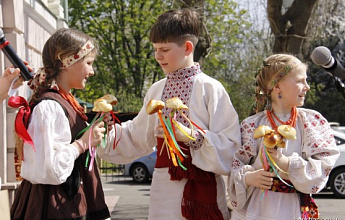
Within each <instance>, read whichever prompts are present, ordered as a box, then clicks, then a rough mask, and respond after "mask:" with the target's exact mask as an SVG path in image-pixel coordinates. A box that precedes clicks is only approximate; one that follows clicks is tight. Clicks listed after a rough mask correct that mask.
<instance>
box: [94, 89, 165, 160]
mask: <svg viewBox="0 0 345 220" xmlns="http://www.w3.org/2000/svg"><path fill="white" fill-rule="evenodd" d="M155 85H157V84H155ZM155 85H153V86H152V87H151V88H150V89H149V91H148V92H147V94H146V96H145V99H144V103H143V107H142V109H141V110H140V112H139V113H138V115H137V116H136V117H135V118H134V119H133V120H130V121H126V122H124V123H122V124H121V126H120V125H119V124H116V127H115V129H114V128H113V129H112V130H111V131H110V133H109V135H108V137H107V139H108V140H107V146H106V147H105V148H101V147H98V148H97V155H98V156H100V157H101V158H102V159H104V160H106V161H109V162H112V163H115V164H126V163H129V162H132V161H133V160H135V159H137V158H140V157H142V156H145V155H148V154H150V153H152V152H153V150H154V147H155V145H156V144H157V140H156V136H155V128H156V127H157V124H158V116H157V114H153V115H148V114H147V112H146V105H147V103H148V102H149V101H150V100H151V99H160V97H159V95H160V94H161V93H162V92H161V91H162V87H163V86H164V83H161V84H158V88H156V87H155ZM115 134H116V135H115ZM115 137H116V142H117V145H116V148H115V150H114V149H113V146H114V140H115Z"/></svg>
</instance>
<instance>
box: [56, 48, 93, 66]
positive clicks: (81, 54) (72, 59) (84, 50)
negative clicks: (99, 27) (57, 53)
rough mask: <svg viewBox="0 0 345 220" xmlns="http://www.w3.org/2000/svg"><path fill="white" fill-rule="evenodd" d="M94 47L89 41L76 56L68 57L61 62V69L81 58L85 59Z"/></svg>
mask: <svg viewBox="0 0 345 220" xmlns="http://www.w3.org/2000/svg"><path fill="white" fill-rule="evenodd" d="M94 47H95V46H94V45H93V44H92V43H91V41H87V42H86V43H85V44H84V45H83V46H82V47H81V49H80V50H79V51H78V53H77V54H73V55H70V56H68V57H65V58H64V59H62V60H61V69H63V68H66V67H69V66H71V65H72V64H74V63H76V62H77V61H79V60H80V59H81V58H83V57H85V56H86V55H87V54H88V53H89V52H90V51H92V50H93V48H94Z"/></svg>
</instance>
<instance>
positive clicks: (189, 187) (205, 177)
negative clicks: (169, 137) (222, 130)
mask: <svg viewBox="0 0 345 220" xmlns="http://www.w3.org/2000/svg"><path fill="white" fill-rule="evenodd" d="M163 143H164V140H163V139H162V138H157V161H156V166H155V167H156V168H163V167H169V174H170V180H175V181H176V180H177V181H179V180H181V179H183V178H186V179H187V183H186V185H185V187H184V191H183V198H182V203H181V212H182V216H183V217H185V218H186V219H189V220H196V219H199V220H200V219H205V220H208V219H209V220H223V215H222V213H221V211H220V210H219V208H218V204H217V182H216V178H215V175H214V173H211V172H206V171H204V170H201V169H199V168H198V167H196V166H194V165H193V164H192V157H191V155H190V152H189V147H188V146H186V145H184V144H183V143H181V142H178V144H179V146H180V147H181V149H182V148H183V149H187V150H186V151H185V150H183V152H184V153H185V154H186V155H188V157H187V158H186V159H185V160H184V161H183V162H182V164H183V166H184V167H186V168H187V170H183V169H182V168H181V167H175V166H174V165H173V164H172V162H171V160H170V159H169V157H168V153H167V150H166V149H165V148H166V146H163ZM162 147H163V150H162Z"/></svg>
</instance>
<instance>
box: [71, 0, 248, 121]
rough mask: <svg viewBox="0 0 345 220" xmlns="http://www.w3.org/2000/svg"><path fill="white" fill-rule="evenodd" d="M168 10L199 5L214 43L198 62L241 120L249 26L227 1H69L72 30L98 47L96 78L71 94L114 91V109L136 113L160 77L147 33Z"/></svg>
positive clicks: (92, 96)
mask: <svg viewBox="0 0 345 220" xmlns="http://www.w3.org/2000/svg"><path fill="white" fill-rule="evenodd" d="M183 4H187V5H183ZM172 6H174V7H183V6H184V7H186V6H192V7H202V10H201V14H202V16H203V17H202V19H203V21H204V23H205V25H206V28H207V34H209V36H210V38H211V39H212V50H211V53H210V54H209V56H208V57H207V58H206V59H203V60H201V61H200V62H201V66H202V69H203V71H204V72H205V73H206V74H208V75H210V76H213V77H215V78H217V79H219V80H220V81H221V82H222V83H223V85H224V86H225V88H226V89H227V91H228V92H229V94H230V97H231V99H232V101H233V103H234V105H235V108H236V110H237V111H239V112H241V114H242V115H241V116H240V117H241V118H244V117H245V116H246V115H247V113H248V111H249V109H250V105H251V102H250V101H248V102H243V100H245V97H246V96H248V95H249V94H250V93H251V91H252V88H251V85H252V78H249V77H247V76H246V74H245V75H243V74H240V73H241V72H242V71H247V69H248V66H245V67H241V65H242V64H243V63H242V62H241V61H240V58H243V56H244V55H245V54H244V53H243V52H242V50H243V46H241V45H243V40H245V39H246V37H247V34H248V33H245V30H246V29H247V28H248V27H249V23H248V22H246V21H245V19H246V18H247V17H246V14H245V11H244V10H239V11H238V10H236V9H237V5H236V4H235V3H234V2H233V1H231V0H217V1H216V0H205V1H204V0H199V1H158V0H150V1H147V0H146V1H145V0H129V1H117V0H102V1H101V0H80V1H79V0H78V1H77V0H70V1H69V9H70V18H71V19H70V26H71V27H76V28H78V29H81V30H83V31H84V32H85V33H88V34H89V35H91V36H92V37H94V38H95V39H96V40H97V41H98V43H99V48H100V53H99V56H98V58H97V60H96V62H95V66H96V73H97V74H96V75H95V76H93V77H91V78H90V81H89V82H88V84H87V86H86V88H85V90H83V91H74V93H75V95H76V96H78V97H80V98H82V99H84V100H86V101H88V102H92V100H93V99H95V98H98V97H100V96H102V95H103V94H105V93H112V94H114V95H116V97H117V98H118V100H119V102H118V105H117V109H118V110H120V111H122V112H125V111H138V110H139V108H140V107H141V103H142V101H141V100H142V97H143V95H144V94H145V93H146V90H147V89H148V88H149V87H150V86H151V85H152V83H154V82H155V81H157V80H158V79H160V78H162V77H163V76H164V75H163V73H162V71H161V69H160V68H159V66H158V65H157V64H156V61H155V60H154V56H152V54H153V53H152V46H151V45H150V42H149V40H148V34H149V29H150V27H151V25H152V24H153V22H154V21H155V19H156V17H157V16H158V15H159V14H161V13H162V12H163V11H166V10H167V9H169V8H171V7H172ZM199 9H200V8H199ZM234 58H235V59H234ZM249 72H252V73H254V71H249ZM249 91H250V92H249ZM244 109H247V111H245V110H244ZM242 110H243V111H242Z"/></svg>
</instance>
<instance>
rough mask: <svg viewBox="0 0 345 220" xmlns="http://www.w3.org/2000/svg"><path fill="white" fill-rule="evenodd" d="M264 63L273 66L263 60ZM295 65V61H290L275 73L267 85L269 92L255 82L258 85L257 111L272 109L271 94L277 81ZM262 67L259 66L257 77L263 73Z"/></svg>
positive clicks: (256, 92) (265, 65)
mask: <svg viewBox="0 0 345 220" xmlns="http://www.w3.org/2000/svg"><path fill="white" fill-rule="evenodd" d="M263 65H264V67H267V66H271V64H268V63H267V62H266V61H263ZM294 66H295V63H294V62H292V63H288V64H285V65H284V66H283V67H282V68H281V69H280V70H278V72H277V73H276V74H274V76H273V77H272V79H271V80H270V81H269V83H268V85H267V89H268V91H267V93H266V92H264V91H262V90H261V89H260V88H259V87H258V84H257V82H256V83H255V85H256V91H255V94H256V103H255V108H254V110H255V112H256V113H257V112H260V111H262V110H264V109H267V110H271V108H272V106H271V100H270V98H269V97H270V94H271V92H272V90H273V88H274V87H275V86H276V85H277V83H278V82H279V81H280V80H281V79H282V78H283V77H284V76H286V75H287V74H288V73H289V72H290V71H291V70H292V68H293V67H294ZM261 71H262V68H259V69H258V71H257V72H256V75H255V77H257V76H258V75H259V74H261Z"/></svg>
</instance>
